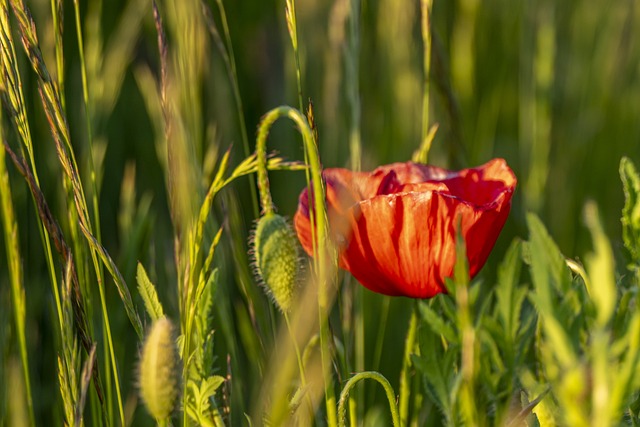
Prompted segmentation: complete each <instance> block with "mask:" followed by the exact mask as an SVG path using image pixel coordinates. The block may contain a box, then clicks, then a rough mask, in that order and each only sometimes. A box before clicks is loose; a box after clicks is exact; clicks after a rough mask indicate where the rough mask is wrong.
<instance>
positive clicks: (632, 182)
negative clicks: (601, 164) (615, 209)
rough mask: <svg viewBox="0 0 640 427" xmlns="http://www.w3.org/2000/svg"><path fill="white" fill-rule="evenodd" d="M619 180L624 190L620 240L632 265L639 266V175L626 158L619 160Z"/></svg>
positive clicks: (631, 162)
mask: <svg viewBox="0 0 640 427" xmlns="http://www.w3.org/2000/svg"><path fill="white" fill-rule="evenodd" d="M620 178H621V179H622V189H623V190H624V198H625V202H624V208H623V209H622V219H621V222H622V238H623V240H624V245H625V247H626V248H627V250H628V251H629V254H630V255H631V259H632V261H633V262H634V264H636V265H639V264H640V175H638V171H637V170H636V167H635V165H634V164H633V161H632V160H631V159H629V158H628V157H623V158H622V160H620Z"/></svg>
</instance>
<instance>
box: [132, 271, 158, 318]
mask: <svg viewBox="0 0 640 427" xmlns="http://www.w3.org/2000/svg"><path fill="white" fill-rule="evenodd" d="M136 279H137V280H138V292H139V293H140V296H141V297H142V300H143V301H144V306H145V308H146V309H147V313H148V314H149V316H150V317H151V321H152V322H155V321H156V320H158V319H159V318H161V317H163V316H164V311H163V310H162V304H161V303H160V300H159V299H158V294H157V293H156V287H155V286H154V285H153V283H151V280H149V276H147V272H146V271H145V269H144V267H143V266H142V264H140V263H138V272H137V274H136Z"/></svg>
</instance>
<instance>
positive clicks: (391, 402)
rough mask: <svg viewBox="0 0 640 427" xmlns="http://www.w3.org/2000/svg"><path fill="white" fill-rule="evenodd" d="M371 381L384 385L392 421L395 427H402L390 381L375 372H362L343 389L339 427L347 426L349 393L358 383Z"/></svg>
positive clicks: (339, 404)
mask: <svg viewBox="0 0 640 427" xmlns="http://www.w3.org/2000/svg"><path fill="white" fill-rule="evenodd" d="M364 379H371V380H376V381H378V382H379V383H380V385H382V387H383V388H384V391H385V393H386V394H387V400H389V409H390V410H391V420H392V422H393V426H394V427H400V418H399V417H398V408H397V407H396V403H395V402H396V397H395V393H394V391H393V387H391V384H389V381H388V380H387V379H386V378H385V377H384V376H383V375H382V374H380V373H378V372H374V371H365V372H360V373H358V374H356V375H354V376H353V377H351V378H350V379H349V381H347V383H346V384H345V386H344V388H343V389H342V393H340V402H339V403H338V415H339V417H338V426H339V427H344V426H345V425H346V424H345V414H346V407H345V403H346V402H347V400H348V398H349V391H350V390H351V389H352V388H353V386H355V385H356V383H357V382H358V381H360V380H364Z"/></svg>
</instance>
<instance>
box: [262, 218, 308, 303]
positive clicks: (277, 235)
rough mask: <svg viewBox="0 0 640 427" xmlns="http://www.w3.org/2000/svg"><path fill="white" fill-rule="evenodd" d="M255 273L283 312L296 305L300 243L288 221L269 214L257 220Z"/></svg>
mask: <svg viewBox="0 0 640 427" xmlns="http://www.w3.org/2000/svg"><path fill="white" fill-rule="evenodd" d="M253 255H254V257H255V264H254V266H255V271H256V275H257V276H258V278H259V280H260V281H261V282H262V283H263V285H264V287H265V289H266V290H267V292H268V293H269V294H271V296H272V298H273V300H274V301H275V303H276V304H277V305H278V307H280V310H282V311H283V312H288V311H289V310H290V308H291V304H292V302H293V299H294V296H295V292H296V288H297V286H298V280H299V276H300V255H299V249H298V240H297V238H296V235H295V233H294V231H293V229H292V228H291V226H290V225H289V223H288V222H287V220H286V219H285V218H284V217H282V216H280V215H277V214H274V213H268V214H266V215H265V216H263V217H262V218H260V220H259V221H258V225H257V227H256V230H255V233H254V235H253Z"/></svg>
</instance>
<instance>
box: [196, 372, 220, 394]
mask: <svg viewBox="0 0 640 427" xmlns="http://www.w3.org/2000/svg"><path fill="white" fill-rule="evenodd" d="M224 381H225V380H224V377H223V376H220V375H212V376H210V377H209V378H207V379H206V380H204V381H203V382H202V384H201V385H200V394H201V397H202V398H205V397H206V398H207V399H208V398H210V397H211V396H213V395H214V394H215V393H216V391H217V390H218V389H219V388H220V386H221V385H222V384H223V383H224Z"/></svg>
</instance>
